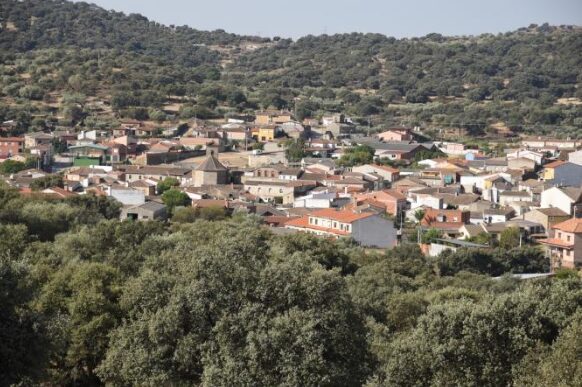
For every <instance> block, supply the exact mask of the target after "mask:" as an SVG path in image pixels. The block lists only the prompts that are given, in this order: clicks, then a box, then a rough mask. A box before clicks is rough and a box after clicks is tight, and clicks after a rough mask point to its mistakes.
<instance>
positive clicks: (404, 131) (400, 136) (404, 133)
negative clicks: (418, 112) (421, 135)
mask: <svg viewBox="0 0 582 387" xmlns="http://www.w3.org/2000/svg"><path fill="white" fill-rule="evenodd" d="M410 132H411V131H410V129H408V128H390V129H388V130H387V131H385V132H382V133H379V134H378V138H379V139H380V140H381V141H386V142H390V141H410V140H412V134H411V133H410Z"/></svg>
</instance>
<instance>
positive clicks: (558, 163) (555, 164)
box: [544, 160, 566, 168]
mask: <svg viewBox="0 0 582 387" xmlns="http://www.w3.org/2000/svg"><path fill="white" fill-rule="evenodd" d="M563 164H566V162H565V161H562V160H556V161H552V162H551V163H548V164H546V165H544V168H557V167H559V166H561V165H563Z"/></svg>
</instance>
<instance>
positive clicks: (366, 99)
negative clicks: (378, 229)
mask: <svg viewBox="0 0 582 387" xmlns="http://www.w3.org/2000/svg"><path fill="white" fill-rule="evenodd" d="M0 17H1V25H2V30H1V32H0V48H1V49H2V54H1V60H2V65H0V80H1V83H0V88H1V91H2V95H3V101H4V102H5V104H4V105H5V106H2V107H1V108H0V119H4V120H8V119H17V120H18V121H19V122H20V130H28V129H29V128H30V127H31V125H32V126H35V127H39V126H43V125H46V124H47V123H46V118H47V117H48V118H51V117H52V120H50V122H49V125H50V124H51V123H52V124H54V123H55V119H54V116H56V117H57V118H58V120H60V121H61V123H65V124H72V125H78V124H80V125H85V126H97V127H108V126H114V125H115V118H119V117H130V118H138V119H154V120H157V121H160V122H163V121H165V120H170V119H177V118H182V119H189V118H191V117H193V116H194V115H196V116H197V117H199V118H211V117H218V116H223V115H224V114H228V113H230V112H241V111H252V110H254V109H257V108H261V107H262V108H266V107H269V106H271V107H275V108H284V107H288V108H294V109H295V110H296V112H297V115H298V116H299V117H298V118H304V117H309V116H316V117H317V116H319V115H321V114H323V113H324V112H327V111H342V112H346V113H348V114H350V115H352V116H355V117H356V118H358V117H359V118H362V120H365V121H366V122H367V120H368V119H370V118H371V119H372V122H373V124H378V125H379V124H382V123H394V124H406V125H421V126H424V127H427V128H429V129H439V128H463V129H466V130H468V131H469V133H470V134H472V135H474V136H481V135H484V134H487V133H489V134H492V135H495V134H496V131H502V132H504V133H510V132H512V133H519V132H531V133H544V132H554V131H555V129H556V127H557V126H559V127H560V131H559V132H560V134H562V135H564V136H578V134H579V132H580V134H582V131H580V130H581V129H582V108H581V106H582V105H580V103H581V102H580V99H581V97H582V91H581V89H580V87H579V84H580V83H581V82H582V75H581V71H582V70H581V69H582V29H581V28H580V27H573V26H560V27H553V26H549V25H546V24H544V25H542V26H536V25H532V26H529V27H527V28H522V29H519V30H517V31H514V32H508V33H505V34H498V35H492V34H485V35H480V36H475V37H444V36H441V35H439V34H430V35H427V36H424V37H421V38H412V39H395V38H391V37H386V36H384V35H380V34H360V33H352V34H338V35H332V36H328V35H322V36H307V37H304V38H301V39H299V40H297V41H291V40H288V39H279V38H273V39H266V38H259V37H247V36H238V35H234V34H228V33H226V32H224V31H213V32H203V31H198V30H195V29H192V28H189V27H176V26H163V25H161V24H159V23H156V22H152V21H149V20H148V19H146V18H145V17H143V16H140V15H128V16H127V15H124V14H122V13H118V12H111V11H105V10H103V9H101V8H99V7H97V6H94V5H88V4H85V3H70V2H66V1H40V0H25V1H4V2H2V4H1V5H0ZM99 102H105V104H101V105H99V104H98V103H99ZM96 104H97V105H96ZM168 106H171V108H168ZM109 107H110V108H109ZM168 115H169V116H168ZM35 117H36V118H38V117H40V119H37V121H36V122H33V121H34V118H35Z"/></svg>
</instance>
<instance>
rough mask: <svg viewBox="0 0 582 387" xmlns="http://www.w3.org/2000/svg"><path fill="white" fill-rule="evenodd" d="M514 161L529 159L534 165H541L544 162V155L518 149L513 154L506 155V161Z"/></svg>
mask: <svg viewBox="0 0 582 387" xmlns="http://www.w3.org/2000/svg"><path fill="white" fill-rule="evenodd" d="M516 159H529V160H532V161H534V162H535V163H536V165H542V163H543V160H544V154H543V153H541V152H535V151H532V150H529V149H518V150H516V151H514V152H511V153H508V154H507V160H516Z"/></svg>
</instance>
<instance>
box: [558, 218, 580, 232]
mask: <svg viewBox="0 0 582 387" xmlns="http://www.w3.org/2000/svg"><path fill="white" fill-rule="evenodd" d="M552 228H553V229H556V230H560V231H564V232H572V233H575V234H582V218H572V219H568V220H566V221H564V222H561V223H558V224H555V225H554V226H552Z"/></svg>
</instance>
